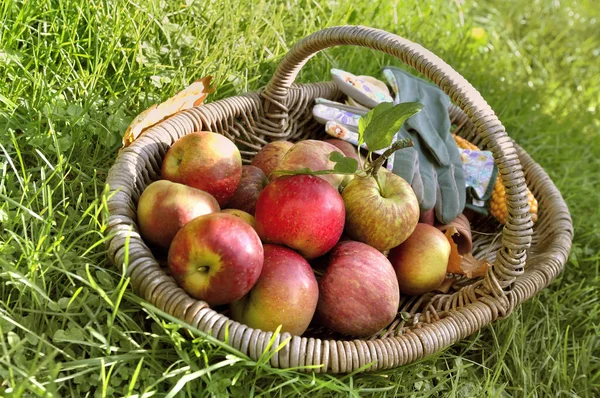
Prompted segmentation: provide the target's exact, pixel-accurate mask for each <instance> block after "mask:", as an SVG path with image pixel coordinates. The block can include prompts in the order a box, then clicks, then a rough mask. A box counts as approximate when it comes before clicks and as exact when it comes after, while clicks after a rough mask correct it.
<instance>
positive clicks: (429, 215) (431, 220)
mask: <svg viewBox="0 0 600 398" xmlns="http://www.w3.org/2000/svg"><path fill="white" fill-rule="evenodd" d="M419 222H420V223H423V224H429V225H433V224H435V209H430V210H427V211H426V212H424V213H421V215H420V216H419Z"/></svg>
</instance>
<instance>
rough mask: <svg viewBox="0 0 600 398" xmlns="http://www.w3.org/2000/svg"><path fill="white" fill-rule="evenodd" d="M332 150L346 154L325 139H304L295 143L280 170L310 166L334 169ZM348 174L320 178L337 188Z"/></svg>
mask: <svg viewBox="0 0 600 398" xmlns="http://www.w3.org/2000/svg"><path fill="white" fill-rule="evenodd" d="M331 152H339V153H341V154H342V155H343V154H344V153H343V152H342V151H340V150H339V149H338V148H336V147H335V146H333V145H331V144H328V143H327V142H325V141H319V140H304V141H300V142H298V143H296V144H294V146H293V147H291V148H290V150H289V151H288V152H287V153H286V154H285V157H284V158H283V160H282V161H281V162H280V163H279V167H278V170H298V169H303V168H309V169H311V170H312V171H318V170H332V169H333V167H334V166H335V163H334V162H332V161H331V160H329V155H330V154H331ZM345 177H346V176H344V175H341V174H325V175H320V176H319V178H322V179H323V180H325V181H327V182H328V183H330V184H331V185H332V186H333V187H334V188H335V189H337V188H338V187H339V186H340V184H341V183H342V181H343V180H344V178H345Z"/></svg>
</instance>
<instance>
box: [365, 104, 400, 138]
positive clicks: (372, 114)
mask: <svg viewBox="0 0 600 398" xmlns="http://www.w3.org/2000/svg"><path fill="white" fill-rule="evenodd" d="M393 106H394V104H393V103H391V102H382V103H381V104H379V105H377V106H376V107H375V108H373V109H371V110H370V111H369V113H367V114H366V115H363V116H362V117H361V118H360V119H358V146H359V147H360V146H361V145H362V144H363V143H364V142H365V131H366V130H367V127H368V126H369V124H370V123H371V122H372V121H373V120H376V119H378V118H379V117H380V116H381V114H382V113H383V112H385V111H387V110H389V109H391V108H392V107H393Z"/></svg>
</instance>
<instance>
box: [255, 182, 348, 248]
mask: <svg viewBox="0 0 600 398" xmlns="http://www.w3.org/2000/svg"><path fill="white" fill-rule="evenodd" d="M255 217H256V230H257V231H258V234H259V235H260V237H261V239H262V240H263V241H264V242H266V243H277V244H282V245H286V246H288V247H291V248H292V249H295V250H297V251H298V252H299V253H300V254H302V256H304V257H305V258H308V259H312V258H315V257H319V256H321V255H323V254H325V253H327V252H328V251H329V250H331V248H332V247H333V246H335V244H336V243H337V242H338V240H339V239H340V236H341V235H342V232H343V230H344V217H345V212H344V201H343V199H342V196H341V195H340V194H339V192H338V191H337V190H336V189H335V188H333V187H332V186H331V184H329V183H328V182H326V181H325V180H322V179H320V178H319V177H316V176H312V175H295V176H285V177H280V178H277V179H276V180H274V181H273V182H271V183H270V184H269V185H267V186H266V187H265V189H263V191H262V192H261V194H260V196H259V197H258V201H257V202H256V213H255Z"/></svg>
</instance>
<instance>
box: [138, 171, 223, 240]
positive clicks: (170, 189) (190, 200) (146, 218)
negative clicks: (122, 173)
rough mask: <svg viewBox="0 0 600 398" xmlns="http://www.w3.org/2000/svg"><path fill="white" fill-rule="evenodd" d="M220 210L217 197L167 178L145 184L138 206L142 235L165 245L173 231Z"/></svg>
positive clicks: (171, 236)
mask: <svg viewBox="0 0 600 398" xmlns="http://www.w3.org/2000/svg"><path fill="white" fill-rule="evenodd" d="M217 211H219V203H217V200H216V199H215V198H214V197H213V196H212V195H210V194H209V193H206V192H204V191H201V190H199V189H196V188H192V187H188V186H187V185H183V184H178V183H176V182H171V181H167V180H159V181H155V182H153V183H152V184H150V185H148V187H146V189H144V192H142V195H141V196H140V199H139V201H138V206H137V221H138V226H139V228H140V234H141V235H142V238H144V240H146V241H147V242H149V243H152V244H154V245H156V246H159V247H163V248H168V247H169V245H170V244H171V241H172V240H173V238H174V237H175V234H176V233H177V232H178V231H179V230H180V229H181V228H182V227H183V226H184V225H185V224H187V223H188V222H189V221H191V220H193V219H194V218H196V217H199V216H202V215H204V214H210V213H214V212H217Z"/></svg>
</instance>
